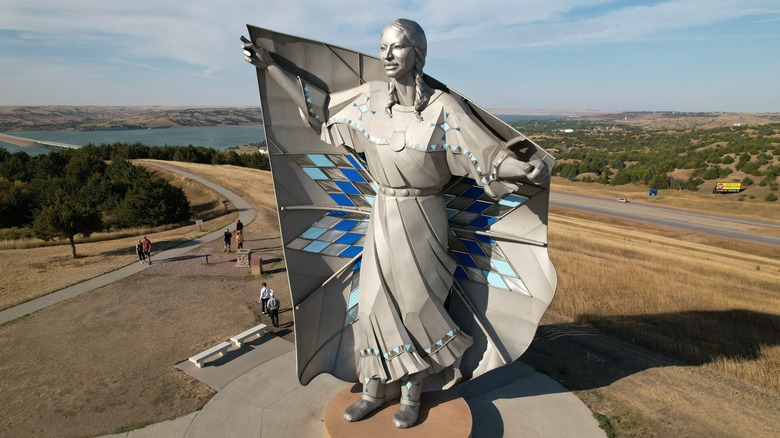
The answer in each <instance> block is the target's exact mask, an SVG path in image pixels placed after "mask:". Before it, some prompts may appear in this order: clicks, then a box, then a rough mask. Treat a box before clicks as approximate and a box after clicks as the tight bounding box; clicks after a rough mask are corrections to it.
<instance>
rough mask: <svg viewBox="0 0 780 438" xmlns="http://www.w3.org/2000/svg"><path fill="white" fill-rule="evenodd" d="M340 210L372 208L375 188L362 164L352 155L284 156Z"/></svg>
mask: <svg viewBox="0 0 780 438" xmlns="http://www.w3.org/2000/svg"><path fill="white" fill-rule="evenodd" d="M287 157H288V158H289V159H290V160H292V161H293V162H294V163H295V164H297V165H298V167H300V168H301V170H303V172H304V173H306V175H308V176H309V178H311V179H312V180H314V181H315V182H316V183H317V184H319V185H320V187H322V189H323V190H325V193H327V194H328V196H330V197H331V199H333V201H334V202H335V203H336V204H337V205H339V206H341V207H353V208H354V207H365V208H371V206H372V205H374V197H375V196H376V192H377V190H376V186H374V185H372V184H371V176H370V175H369V173H368V172H367V171H366V167H365V165H364V164H362V163H361V162H360V160H358V159H357V158H355V157H354V156H352V155H338V154H290V155H288V156H287Z"/></svg>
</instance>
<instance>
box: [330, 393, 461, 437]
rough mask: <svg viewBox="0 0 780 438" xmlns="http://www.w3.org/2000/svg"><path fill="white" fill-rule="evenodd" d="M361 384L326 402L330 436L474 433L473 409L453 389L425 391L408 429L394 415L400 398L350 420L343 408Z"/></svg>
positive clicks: (417, 435)
mask: <svg viewBox="0 0 780 438" xmlns="http://www.w3.org/2000/svg"><path fill="white" fill-rule="evenodd" d="M360 388H361V387H360V385H355V386H353V387H351V388H345V389H344V390H342V391H341V392H339V393H338V394H336V395H335V396H333V398H331V399H330V401H329V402H328V405H327V406H325V414H324V419H325V430H324V435H325V437H327V438H341V437H355V436H365V437H370V438H381V437H384V436H405V437H425V438H432V437H437V436H446V437H448V438H459V437H470V436H471V410H470V409H469V405H468V404H467V403H466V401H465V400H463V398H461V397H457V398H455V396H456V394H454V391H447V392H445V391H434V392H426V393H424V394H423V395H422V399H421V402H422V405H421V406H420V418H419V419H418V420H417V424H415V425H414V426H413V427H410V428H409V429H397V428H396V427H395V426H394V425H393V415H395V413H396V412H397V411H398V405H399V403H398V400H397V399H395V400H394V401H388V402H387V403H385V404H384V405H382V406H381V407H380V408H379V409H377V410H376V411H374V412H372V413H371V414H369V416H368V417H366V418H364V419H362V420H360V421H356V422H354V423H350V422H349V421H347V420H345V419H344V409H346V408H347V406H349V405H351V404H352V403H354V402H356V401H357V400H358V399H359V398H360Z"/></svg>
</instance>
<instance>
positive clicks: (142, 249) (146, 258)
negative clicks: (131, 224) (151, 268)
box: [135, 236, 152, 265]
mask: <svg viewBox="0 0 780 438" xmlns="http://www.w3.org/2000/svg"><path fill="white" fill-rule="evenodd" d="M135 253H136V254H138V260H139V262H140V263H149V264H150V265H151V264H152V241H151V240H149V238H148V237H146V236H144V238H143V240H139V241H138V243H136V244H135Z"/></svg>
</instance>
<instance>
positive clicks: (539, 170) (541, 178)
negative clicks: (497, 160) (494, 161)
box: [498, 137, 550, 184]
mask: <svg viewBox="0 0 780 438" xmlns="http://www.w3.org/2000/svg"><path fill="white" fill-rule="evenodd" d="M523 140H524V138H523V137H517V138H516V139H515V140H510V141H509V143H507V147H510V146H511V145H512V143H514V142H515V141H523ZM523 176H525V177H526V178H528V180H529V181H531V182H532V183H537V184H539V183H543V182H545V181H547V179H548V178H549V177H550V169H549V168H548V166H547V163H545V162H544V161H542V160H531V161H528V162H526V161H520V160H518V159H517V158H514V157H512V156H511V155H509V156H507V157H506V158H505V159H504V160H503V161H502V162H501V164H500V165H499V166H498V178H499V179H504V180H509V181H514V180H517V179H518V178H520V177H523Z"/></svg>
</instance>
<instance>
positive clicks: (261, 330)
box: [230, 324, 268, 348]
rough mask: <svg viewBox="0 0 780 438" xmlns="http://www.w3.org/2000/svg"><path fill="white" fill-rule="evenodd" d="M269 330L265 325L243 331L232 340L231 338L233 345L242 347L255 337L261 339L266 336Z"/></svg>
mask: <svg viewBox="0 0 780 438" xmlns="http://www.w3.org/2000/svg"><path fill="white" fill-rule="evenodd" d="M266 330H268V326H267V325H265V324H260V325H256V326H254V327H252V328H251V329H249V330H246V331H243V332H241V333H239V334H237V335H235V336H233V337H232V338H230V340H231V341H233V344H235V346H236V347H239V348H240V347H242V346H243V345H244V343H245V342H246V341H247V340H248V339H250V338H254V337H258V338H259V337H260V336H263V335H264V334H265V331H266Z"/></svg>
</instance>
